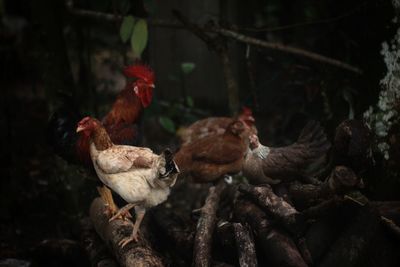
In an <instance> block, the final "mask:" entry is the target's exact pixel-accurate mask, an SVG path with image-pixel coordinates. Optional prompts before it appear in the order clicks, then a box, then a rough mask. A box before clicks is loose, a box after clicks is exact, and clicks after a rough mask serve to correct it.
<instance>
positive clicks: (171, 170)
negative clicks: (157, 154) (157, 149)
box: [161, 148, 179, 178]
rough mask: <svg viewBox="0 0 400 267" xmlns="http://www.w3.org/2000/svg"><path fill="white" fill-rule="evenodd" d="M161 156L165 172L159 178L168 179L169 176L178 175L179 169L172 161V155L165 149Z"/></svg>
mask: <svg viewBox="0 0 400 267" xmlns="http://www.w3.org/2000/svg"><path fill="white" fill-rule="evenodd" d="M161 156H162V157H163V158H164V160H165V172H164V173H163V174H162V175H161V178H166V177H169V176H170V175H173V174H177V173H179V168H178V166H177V165H176V163H175V161H174V155H173V153H172V152H171V150H169V149H168V148H167V149H165V150H164V151H163V152H162V154H161Z"/></svg>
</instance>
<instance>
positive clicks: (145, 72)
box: [124, 63, 154, 83]
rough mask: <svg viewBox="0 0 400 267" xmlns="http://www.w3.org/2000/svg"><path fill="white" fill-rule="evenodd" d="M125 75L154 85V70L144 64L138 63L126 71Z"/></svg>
mask: <svg viewBox="0 0 400 267" xmlns="http://www.w3.org/2000/svg"><path fill="white" fill-rule="evenodd" d="M124 74H125V76H127V77H132V78H138V79H142V80H144V81H145V82H147V83H154V72H153V70H152V69H151V68H150V67H149V66H147V65H144V64H141V63H136V64H134V65H130V66H128V67H126V68H125V69H124Z"/></svg>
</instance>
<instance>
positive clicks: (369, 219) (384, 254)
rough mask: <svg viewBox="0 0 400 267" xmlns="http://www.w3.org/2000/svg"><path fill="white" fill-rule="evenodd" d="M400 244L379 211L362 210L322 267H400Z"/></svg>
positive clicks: (367, 208) (329, 253)
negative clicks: (388, 230) (390, 232)
mask: <svg viewBox="0 0 400 267" xmlns="http://www.w3.org/2000/svg"><path fill="white" fill-rule="evenodd" d="M398 251H399V243H398V242H397V240H396V239H394V238H390V236H389V235H388V233H387V231H385V229H384V228H383V225H382V224H381V218H380V215H379V214H378V212H377V211H375V210H374V209H373V208H371V207H370V206H369V205H366V206H364V207H361V208H360V210H359V212H358V213H356V214H355V216H354V217H353V219H352V220H351V222H350V223H349V225H348V227H347V228H346V229H345V230H344V231H343V232H342V234H341V235H340V236H339V238H338V239H337V240H336V241H335V242H334V244H333V245H332V246H331V248H330V249H329V252H328V253H327V254H326V256H325V257H324V258H323V260H322V261H321V263H320V264H319V265H318V266H321V267H336V266H343V267H352V266H399V264H400V255H399V253H398Z"/></svg>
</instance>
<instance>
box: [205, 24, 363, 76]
mask: <svg viewBox="0 0 400 267" xmlns="http://www.w3.org/2000/svg"><path fill="white" fill-rule="evenodd" d="M212 31H213V32H216V33H219V34H221V35H223V36H225V37H229V38H232V39H235V40H236V41H239V42H242V43H245V44H250V45H255V46H260V47H264V48H268V49H273V50H278V51H282V52H285V53H289V54H293V55H297V56H302V57H306V58H309V59H312V60H315V61H319V62H322V63H326V64H329V65H332V66H335V67H338V68H342V69H345V70H348V71H351V72H354V73H357V74H362V70H361V69H360V68H357V67H354V66H352V65H350V64H347V63H344V62H342V61H340V60H337V59H333V58H329V57H326V56H323V55H320V54H317V53H314V52H310V51H307V50H304V49H301V48H297V47H293V46H288V45H285V44H282V43H276V42H275V43H273V42H268V41H264V40H260V39H257V38H254V37H250V36H247V35H244V34H241V33H238V32H235V31H232V30H228V29H224V28H220V27H213V28H212Z"/></svg>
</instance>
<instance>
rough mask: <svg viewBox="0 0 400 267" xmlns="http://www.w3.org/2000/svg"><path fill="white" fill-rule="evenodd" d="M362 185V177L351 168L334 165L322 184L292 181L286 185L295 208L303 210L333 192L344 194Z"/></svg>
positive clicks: (327, 197)
mask: <svg viewBox="0 0 400 267" xmlns="http://www.w3.org/2000/svg"><path fill="white" fill-rule="evenodd" d="M363 186H364V184H363V181H362V179H361V178H359V177H357V176H356V175H355V174H354V172H353V171H352V170H351V169H349V168H347V167H344V166H336V167H335V169H333V170H332V172H331V174H330V175H329V176H328V178H327V179H326V181H325V182H324V183H323V184H321V185H311V184H301V183H299V182H294V183H291V184H290V185H289V186H288V191H289V195H290V198H291V200H292V201H293V203H294V204H295V206H296V208H298V209H299V210H303V209H305V208H308V207H311V206H314V205H317V204H319V203H320V202H322V201H324V200H327V199H330V198H332V197H333V196H334V195H335V194H345V193H347V192H350V191H352V190H357V189H359V188H362V187H363Z"/></svg>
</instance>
